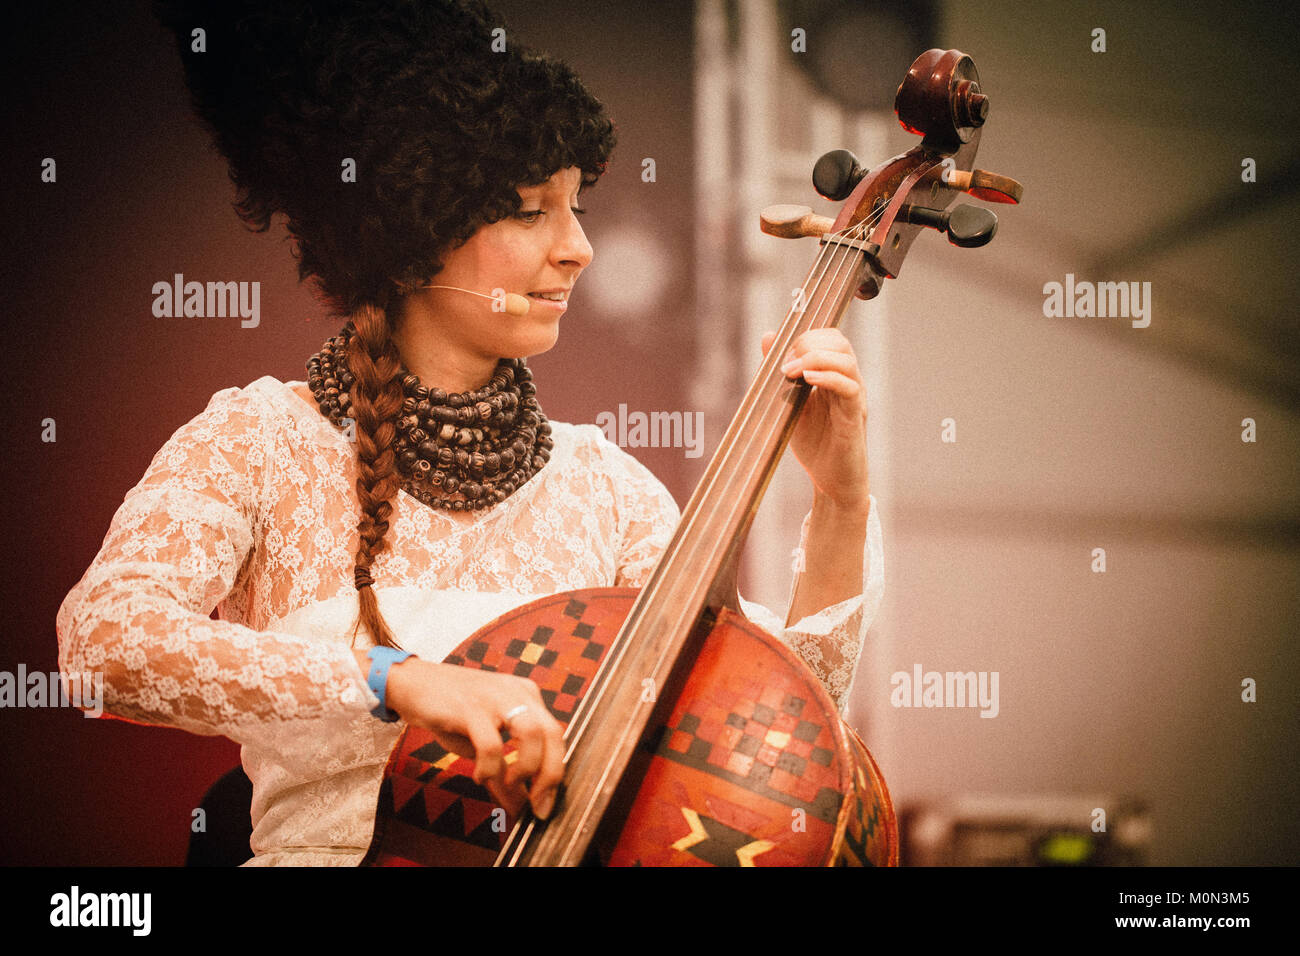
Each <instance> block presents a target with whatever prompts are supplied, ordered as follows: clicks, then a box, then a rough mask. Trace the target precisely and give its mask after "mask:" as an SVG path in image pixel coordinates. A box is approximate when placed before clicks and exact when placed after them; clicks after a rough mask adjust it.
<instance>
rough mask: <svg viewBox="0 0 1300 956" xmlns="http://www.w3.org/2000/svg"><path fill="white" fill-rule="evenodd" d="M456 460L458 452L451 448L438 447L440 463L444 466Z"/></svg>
mask: <svg viewBox="0 0 1300 956" xmlns="http://www.w3.org/2000/svg"><path fill="white" fill-rule="evenodd" d="M455 460H456V453H455V452H454V451H452V450H451V449H450V448H439V449H438V464H439V465H442V466H443V467H444V468H445V467H446V466H448V465H450V464H451V463H452V462H453V461H455Z"/></svg>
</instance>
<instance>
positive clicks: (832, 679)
mask: <svg viewBox="0 0 1300 956" xmlns="http://www.w3.org/2000/svg"><path fill="white" fill-rule="evenodd" d="M869 504H870V510H869V511H868V514H867V544H866V548H865V551H864V553H863V556H862V593H860V594H856V595H854V596H853V597H851V598H848V599H846V600H844V601H841V602H840V603H838V604H832V605H831V606H830V607H828V608H823V609H822V610H820V611H818V612H817V613H815V614H809V615H808V616H807V617H804V618H802V619H801V620H798V621H795V622H794V623H793V624H791V625H790V626H789V627H785V626H784V621H785V619H786V617H787V616H788V614H789V609H790V604H791V602H792V601H793V600H794V592H795V588H796V587H797V586H798V584H799V576H800V575H802V574H803V573H804V572H803V571H802V570H798V571H796V572H795V574H794V580H793V582H792V583H791V585H790V600H789V601H787V602H786V605H785V609H784V610H783V611H782V613H781V616H780V617H777V616H776V615H775V614H773V613H772V612H771V611H769V610H768V609H767V608H765V607H763V606H762V605H760V604H753V603H751V602H749V601H746V600H745V599H744V598H743V597H742V598H741V599H740V606H741V608H742V609H743V610H744V612H745V616H746V617H748V618H749V619H750V620H751V621H753V622H754V623H755V624H757V625H759V627H762V628H763V629H764V630H767V631H771V632H772V633H773V634H775V635H777V636H778V637H780V638H781V640H783V641H784V642H785V643H786V644H787V645H788V646H789V647H790V649H791V650H793V651H794V652H795V653H796V654H798V655H799V657H800V658H801V659H802V660H803V662H804V663H805V664H807V665H808V667H809V669H810V670H812V672H813V673H814V674H816V675H817V677H818V679H819V680H821V682H822V684H824V685H825V687H826V690H827V692H828V693H829V694H830V695H831V698H832V699H833V700H834V701H835V705H836V706H837V707H838V708H839V709H840V713H841V714H842V713H843V712H844V709H845V706H846V705H847V704H848V692H849V688H850V687H851V686H852V683H853V673H854V671H855V670H856V669H857V665H858V657H859V655H860V654H861V653H862V645H863V643H864V642H865V641H866V638H867V630H868V629H869V628H870V627H871V622H872V621H873V620H874V619H875V617H876V612H877V611H878V610H879V609H880V602H881V600H882V599H883V598H884V594H885V559H884V546H883V544H882V540H881V532H880V516H879V515H878V513H877V511H876V499H875V497H874V496H873V497H870V498H869ZM811 524H812V512H811V511H809V512H808V514H807V515H805V516H804V519H803V525H802V527H801V528H800V531H799V548H800V550H801V553H806V552H807V548H808V528H809V526H810V525H811Z"/></svg>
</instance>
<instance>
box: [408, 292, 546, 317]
mask: <svg viewBox="0 0 1300 956" xmlns="http://www.w3.org/2000/svg"><path fill="white" fill-rule="evenodd" d="M424 288H426V289H451V290H452V291H454V292H468V293H469V294H470V295H477V296H482V297H483V298H484V299H500V298H501V297H500V296H495V295H488V294H486V293H484V292H475V291H474V290H473V289H462V288H461V287H460V286H455V285H426V286H425V287H424ZM529 308H530V303H529V301H528V298H527V297H526V296H522V295H519V294H518V293H516V292H507V293H505V309H504V311H505V313H506V315H514V316H520V315H527V314H528V309H529Z"/></svg>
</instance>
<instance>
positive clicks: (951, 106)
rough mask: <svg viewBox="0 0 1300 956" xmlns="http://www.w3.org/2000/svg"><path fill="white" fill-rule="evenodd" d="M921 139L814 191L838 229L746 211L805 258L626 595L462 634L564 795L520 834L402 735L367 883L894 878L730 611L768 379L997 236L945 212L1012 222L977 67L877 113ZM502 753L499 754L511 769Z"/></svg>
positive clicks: (790, 663) (455, 768)
mask: <svg viewBox="0 0 1300 956" xmlns="http://www.w3.org/2000/svg"><path fill="white" fill-rule="evenodd" d="M895 109H896V110H897V112H898V115H899V120H900V122H901V123H902V124H903V126H904V127H905V128H906V129H908V130H910V131H912V132H915V133H918V134H921V135H922V136H923V137H924V139H923V141H922V143H921V144H920V145H919V146H917V147H915V148H914V149H912V150H910V151H908V152H907V153H905V154H903V155H900V156H896V157H894V158H893V159H890V160H887V161H886V162H884V163H882V164H880V165H879V166H877V167H875V168H873V169H871V170H864V169H862V168H861V167H860V166H859V165H858V164H857V162H856V160H855V159H854V158H853V157H852V155H851V154H849V153H847V152H846V151H844V150H837V151H834V152H832V153H828V154H826V155H825V156H823V157H822V159H821V160H820V161H819V162H818V164H817V167H816V169H815V170H814V174H813V181H814V185H815V186H816V188H817V190H818V191H819V192H820V193H821V194H822V195H824V196H826V197H827V198H828V199H832V200H836V201H839V200H845V199H847V201H846V202H844V205H843V207H842V208H841V211H840V214H839V216H838V217H837V218H836V219H835V220H833V221H832V220H830V219H829V218H824V217H818V216H813V215H812V214H811V212H810V211H809V210H808V209H806V208H804V207H796V206H774V207H769V209H767V210H764V212H763V215H762V228H763V229H764V231H766V232H768V233H770V234H772V235H775V236H780V237H786V238H796V237H800V236H815V237H818V238H819V239H820V247H821V252H820V254H819V256H818V259H817V261H816V262H814V264H813V267H812V269H811V270H810V271H809V275H808V278H807V280H806V281H805V284H804V291H805V296H804V297H803V298H802V299H801V301H802V302H803V303H804V304H805V305H804V308H802V309H800V310H798V311H795V310H792V311H791V313H790V314H789V315H787V317H786V319H785V322H784V324H782V326H781V327H780V330H779V331H778V333H777V338H776V341H775V342H774V343H773V345H772V347H771V349H770V350H769V351H768V354H767V357H766V359H765V361H764V362H763V364H762V366H761V367H760V369H759V372H758V374H757V376H756V377H755V380H754V382H753V383H752V384H751V386H750V388H749V390H748V392H747V393H746V395H745V398H744V400H743V401H742V403H741V406H740V409H739V410H738V412H737V414H736V416H735V417H734V419H733V420H732V422H731V425H730V426H729V428H728V429H727V432H726V434H725V435H724V436H723V438H722V440H721V442H720V444H719V447H718V450H717V451H716V453H715V454H714V457H713V458H712V460H711V461H710V463H709V466H708V468H707V470H706V471H705V474H704V476H703V478H702V479H701V481H700V484H699V486H698V487H697V489H696V491H695V493H694V494H693V495H692V497H691V500H690V502H689V503H688V504H687V506H686V508H685V509H683V512H682V521H681V524H680V525H679V527H678V529H677V532H676V534H675V535H674V537H673V539H672V541H671V542H670V543H669V545H668V547H667V548H666V550H665V552H664V554H663V556H662V558H661V559H660V561H659V563H658V565H657V566H656V567H655V569H654V571H653V573H652V574H651V577H650V579H649V580H648V581H647V582H646V584H645V586H644V587H642V588H641V589H640V590H635V589H626V588H589V589H585V590H580V591H568V592H563V593H561V594H555V595H551V596H550V597H547V598H543V599H540V600H537V601H534V602H532V603H530V604H527V605H524V606H523V607H519V608H516V609H514V610H513V611H510V612H509V613H507V614H505V615H502V616H501V617H499V618H497V619H496V620H495V621H493V622H491V623H490V624H488V625H486V626H484V627H483V628H481V629H479V631H477V632H476V633H475V634H473V635H472V636H471V637H469V638H468V639H467V640H466V641H465V642H464V643H463V644H461V645H460V647H458V648H457V649H456V651H455V652H454V653H453V654H452V655H451V656H450V657H448V658H447V662H448V663H452V664H458V665H460V666H464V667H476V668H482V669H487V670H493V671H497V672H501V673H508V674H516V675H520V676H525V677H528V678H530V679H532V680H533V681H535V682H536V683H537V684H538V685H539V687H540V688H541V692H542V697H543V700H544V701H545V702H546V704H547V706H548V707H549V709H550V710H551V713H552V714H553V715H554V716H555V717H556V718H557V719H558V720H560V721H561V722H562V723H564V724H565V725H566V730H565V745H566V756H565V764H566V769H565V784H564V788H563V790H562V796H561V798H560V800H559V801H558V802H557V805H556V807H555V809H554V811H553V812H552V814H551V817H550V819H549V820H547V821H541V820H538V819H537V818H535V817H534V816H532V814H531V813H530V811H529V810H527V809H525V810H524V811H523V812H522V814H521V816H520V817H519V818H518V819H515V818H512V817H510V816H509V815H508V814H507V812H506V811H505V810H504V809H503V808H501V807H499V806H497V805H496V804H495V801H494V800H493V798H492V797H491V796H490V794H489V793H488V791H487V790H486V788H484V787H481V786H479V785H477V784H475V783H474V782H473V779H472V777H471V773H472V770H473V762H472V760H470V759H468V758H465V757H462V756H459V755H457V754H454V753H450V752H448V751H446V750H445V749H443V748H442V747H441V746H440V745H439V744H438V743H437V742H436V741H435V740H434V738H433V736H432V734H430V733H429V732H427V731H424V730H422V729H419V728H413V727H408V728H406V729H405V730H404V731H403V733H402V734H401V736H400V738H399V740H398V742H397V745H396V746H395V747H394V749H393V752H392V754H391V755H390V758H389V761H388V765H387V767H386V769H385V774H384V780H383V784H382V786H381V790H380V796H379V805H378V812H377V815H376V822H375V833H374V838H373V840H372V842H371V846H370V849H369V852H368V853H367V855H366V858H365V860H364V861H363V865H378V866H384V865H468V866H475V865H481V866H490V865H497V866H565V865H579V864H588V863H596V864H603V865H612V866H638V865H640V866H826V865H849V866H862V865H870V866H895V865H897V864H898V857H899V844H898V825H897V821H896V818H895V814H894V809H893V806H892V804H891V802H890V798H889V791H888V788H887V787H886V784H885V780H884V777H883V775H882V774H881V772H880V770H879V768H878V767H877V766H876V763H875V761H874V760H873V759H872V757H871V754H870V753H869V752H868V751H867V748H866V747H865V746H864V745H863V743H862V741H861V740H860V739H859V738H858V736H857V734H856V733H855V732H854V731H853V730H852V729H851V728H849V727H848V726H847V725H846V724H845V723H844V722H843V721H842V720H841V719H840V718H839V716H838V713H837V712H836V709H835V706H834V704H833V703H832V701H831V699H830V697H829V695H828V694H827V693H826V691H825V689H824V688H823V687H822V685H821V683H820V681H819V680H818V679H817V678H816V677H815V676H814V675H813V674H812V673H811V672H810V671H809V670H808V669H807V668H806V667H805V666H804V665H803V664H802V662H800V661H799V660H798V659H797V658H796V657H795V655H794V654H793V653H792V652H791V651H790V650H789V649H788V648H786V646H785V645H784V644H782V643H781V642H780V641H779V640H778V639H777V638H775V637H773V636H772V635H770V634H767V633H766V632H764V631H763V630H761V629H760V628H758V627H757V626H755V625H754V624H752V623H751V622H750V621H749V620H748V619H746V618H745V617H744V615H743V614H742V613H741V611H740V602H739V597H738V595H737V591H736V572H737V567H738V561H739V557H740V553H741V549H742V546H743V543H744V539H745V535H746V533H747V531H748V528H749V525H750V523H751V521H752V519H753V515H754V513H755V512H756V511H757V508H758V505H759V502H760V500H761V498H762V495H763V492H764V491H765V489H766V487H767V484H768V481H769V480H770V479H771V476H772V474H773V473H774V472H775V469H776V466H777V463H778V461H779V460H780V457H781V455H782V453H783V452H784V450H785V447H786V444H787V443H788V441H789V436H790V433H791V431H792V430H793V428H794V425H795V422H796V421H797V418H798V415H799V413H800V411H801V410H802V407H803V403H804V401H805V399H806V397H807V394H808V391H809V386H808V385H807V384H806V383H805V382H803V381H802V380H800V381H794V382H791V381H788V380H786V379H785V377H784V376H783V375H781V373H780V372H779V369H778V365H779V363H780V361H781V357H782V356H783V355H784V353H785V352H786V350H787V349H788V348H789V346H790V344H791V343H792V342H793V341H794V339H796V338H797V337H798V336H799V335H801V334H802V333H803V332H804V331H806V330H807V329H811V328H821V327H826V326H834V325H835V324H837V323H838V322H839V320H840V318H841V316H842V315H843V313H844V310H845V309H846V308H847V306H848V304H849V302H850V301H852V299H853V298H854V297H855V296H856V297H858V298H867V299H869V298H872V297H874V296H875V295H876V294H878V293H879V291H880V289H881V286H882V285H883V281H884V279H886V278H893V277H896V276H897V275H898V271H899V268H900V267H901V264H902V260H903V258H904V257H905V256H906V253H907V250H908V248H909V247H910V245H911V243H912V241H913V240H914V239H915V237H916V236H917V234H919V233H920V232H921V231H922V230H923V229H925V228H934V229H937V230H941V231H943V232H945V233H946V234H947V236H948V238H949V241H950V242H952V243H953V244H955V245H958V246H975V245H982V244H983V243H985V242H987V241H988V240H989V239H990V238H991V237H992V235H993V232H994V231H995V228H996V223H997V220H996V217H994V216H993V215H992V213H989V212H987V211H986V210H983V209H976V208H974V207H970V206H958V207H956V208H954V209H949V208H948V207H949V205H950V204H951V203H952V202H953V201H954V200H955V199H956V198H957V196H958V195H959V194H960V193H962V192H967V193H970V194H972V195H974V196H976V197H977V198H980V199H984V200H986V201H995V202H1016V201H1018V200H1019V198H1020V192H1021V189H1020V186H1019V184H1018V183H1015V182H1014V180H1010V179H1007V178H1006V177H1002V176H998V175H995V174H992V173H988V172H985V171H982V170H976V169H974V168H973V161H974V156H975V149H976V145H977V143H978V141H979V135H980V130H981V127H982V126H983V124H984V121H985V118H986V116H987V113H988V99H987V97H986V95H985V94H984V93H983V92H982V91H981V89H980V87H979V82H978V76H977V75H976V73H975V67H974V64H973V63H972V62H971V60H970V58H969V57H967V56H966V55H964V54H962V53H961V52H960V51H957V50H947V51H943V50H930V51H928V52H927V53H924V54H922V55H921V56H920V57H918V58H917V60H916V61H915V62H914V63H913V64H912V67H911V69H910V70H909V72H908V76H907V78H906V79H905V80H904V81H903V84H902V85H901V86H900V87H899V91H898V97H897V99H896V102H895ZM510 746H511V745H510V744H509V743H507V752H509V751H510Z"/></svg>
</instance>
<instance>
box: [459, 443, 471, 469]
mask: <svg viewBox="0 0 1300 956" xmlns="http://www.w3.org/2000/svg"><path fill="white" fill-rule="evenodd" d="M456 467H457V468H460V469H461V470H462V471H464V470H465V469H466V468H468V467H469V452H467V451H466V450H465V449H463V448H462V449H460V450H459V451H457V452H456Z"/></svg>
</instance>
